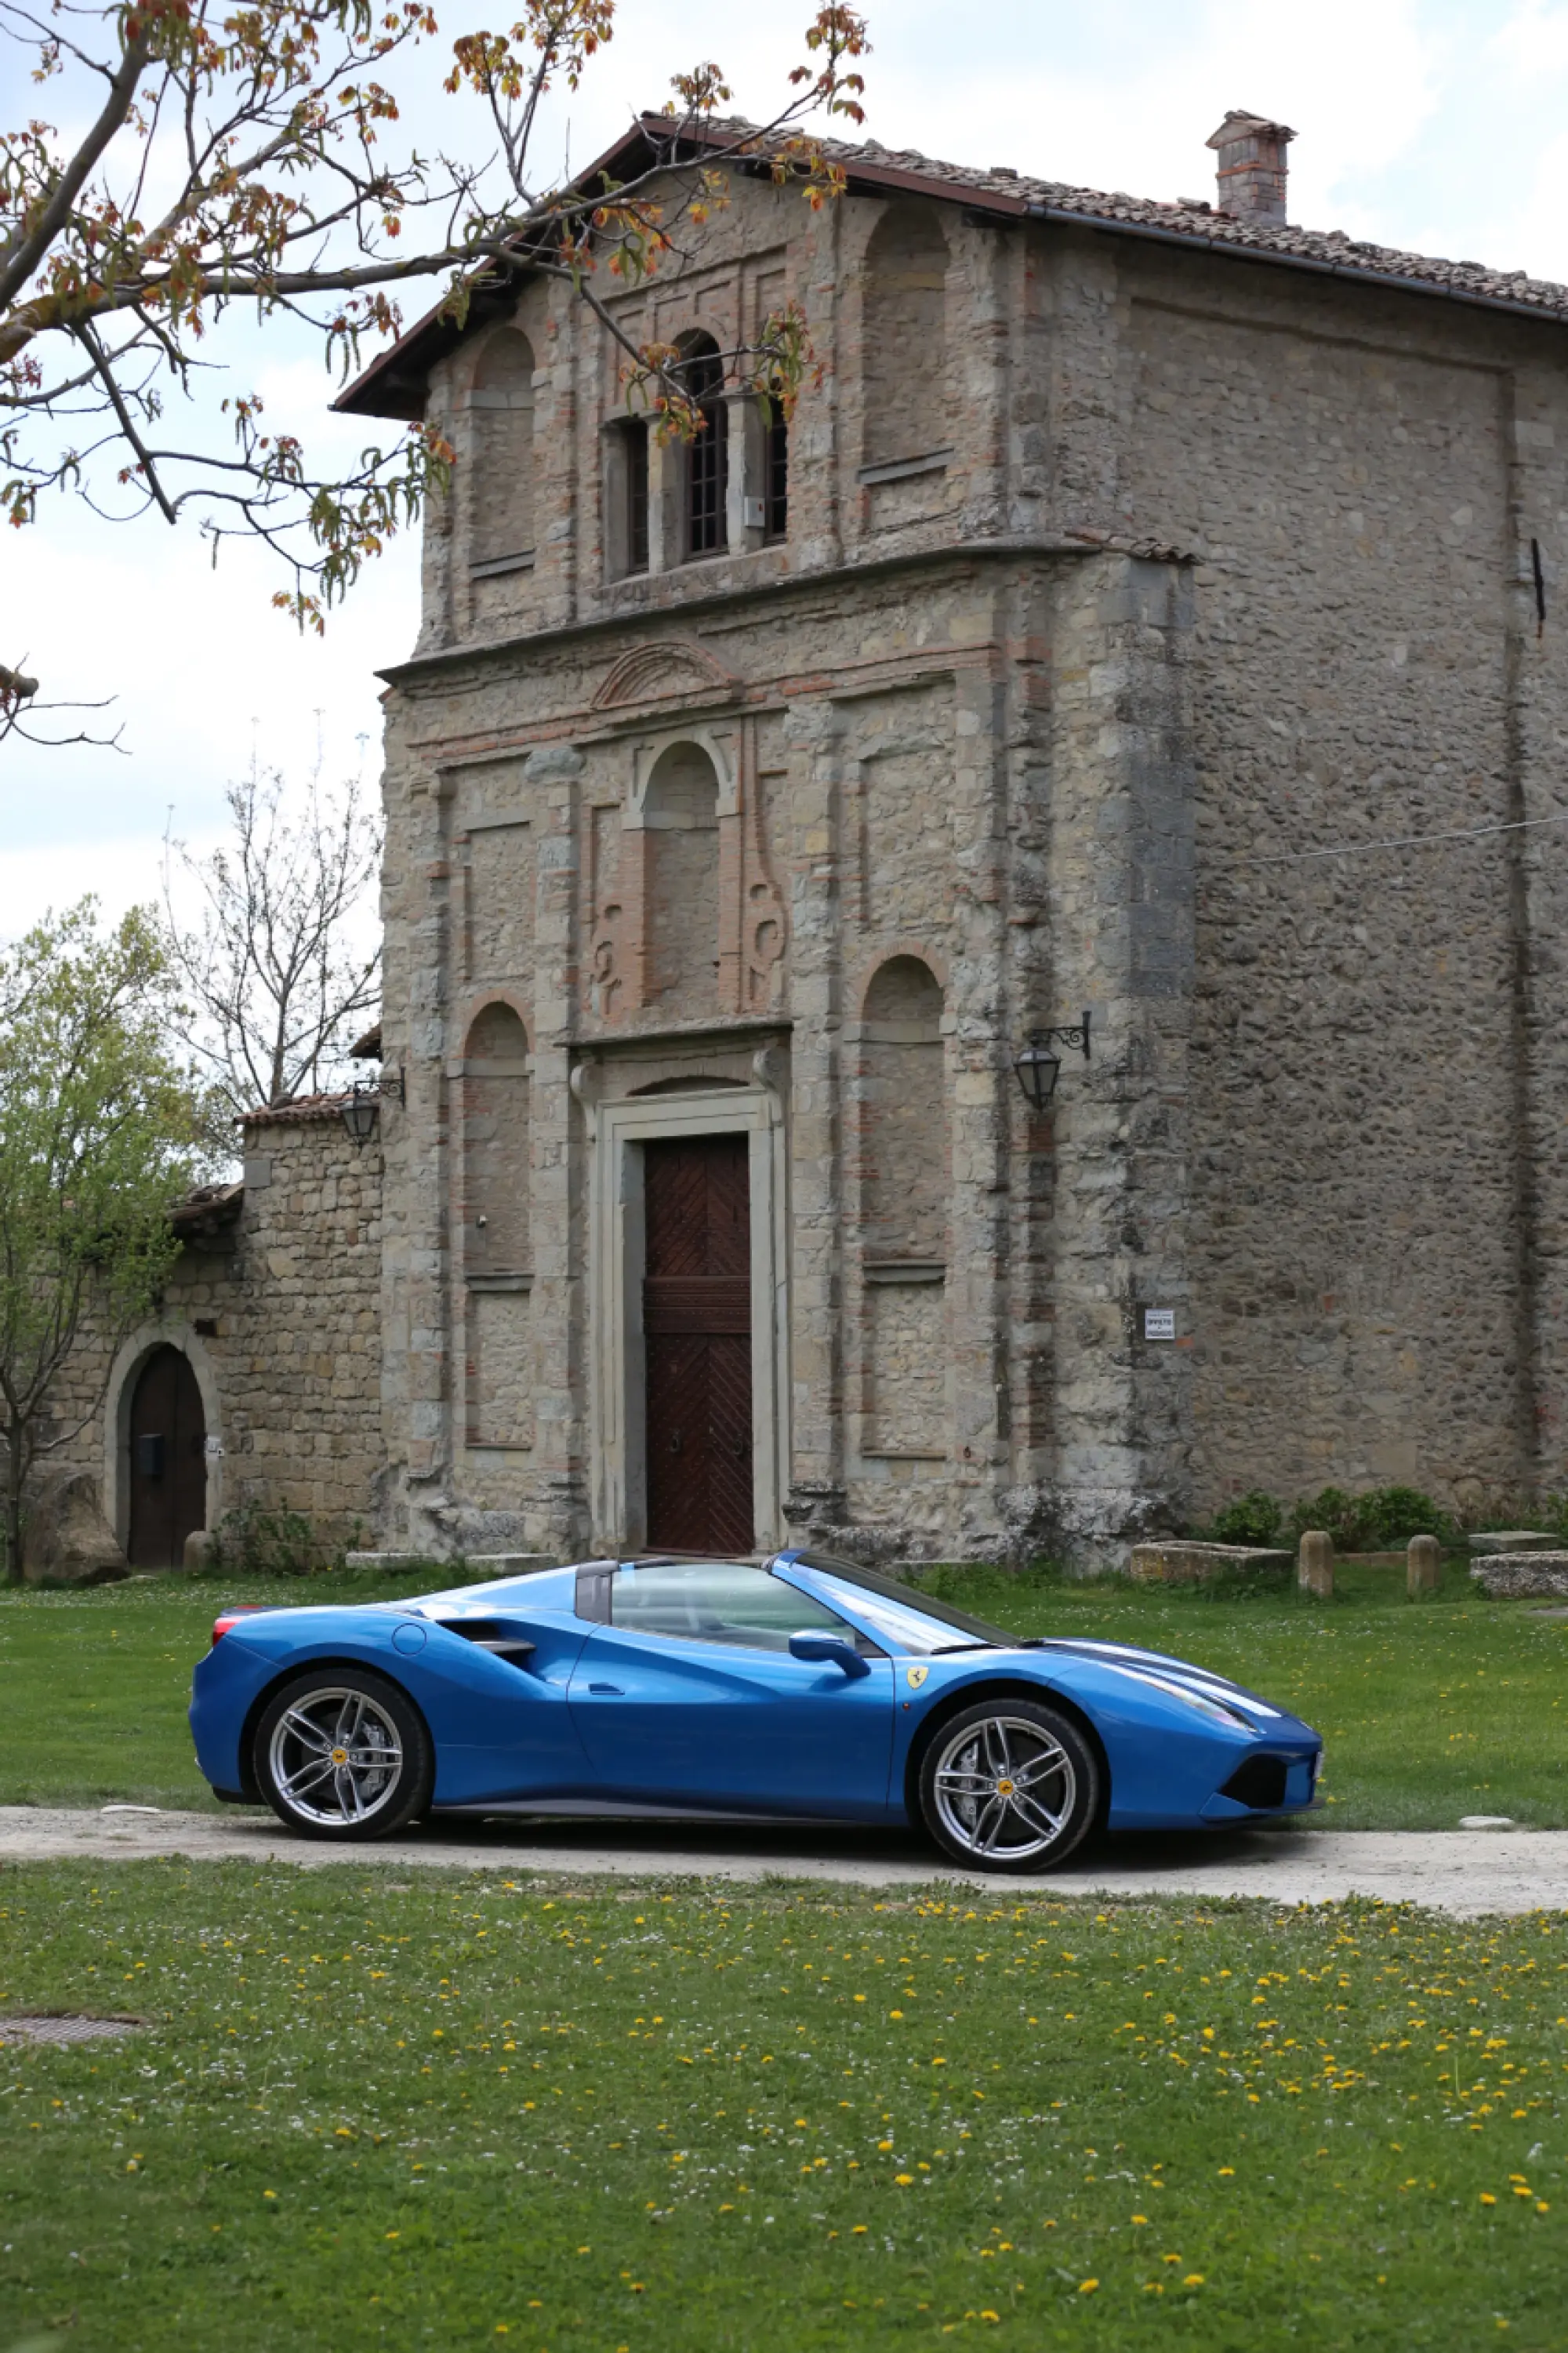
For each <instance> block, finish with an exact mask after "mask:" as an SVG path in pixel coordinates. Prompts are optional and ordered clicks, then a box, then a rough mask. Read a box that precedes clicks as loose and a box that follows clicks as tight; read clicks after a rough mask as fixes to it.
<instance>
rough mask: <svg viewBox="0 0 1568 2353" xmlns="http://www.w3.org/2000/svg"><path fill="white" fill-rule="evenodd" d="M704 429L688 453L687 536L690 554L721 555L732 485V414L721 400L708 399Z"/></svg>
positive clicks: (702, 412) (725, 535)
mask: <svg viewBox="0 0 1568 2353" xmlns="http://www.w3.org/2000/svg"><path fill="white" fill-rule="evenodd" d="M700 413H701V417H702V429H701V431H700V433H699V434H698V435H697V437H696V438H695V439H694V440H693V441H692V443H691V445H690V448H689V451H688V456H687V485H688V492H689V496H688V501H687V524H688V529H687V540H686V548H687V554H689V555H718V554H721V553H722V551H723V548H724V545H725V541H726V538H727V535H728V534H727V531H726V516H725V506H726V493H727V491H728V488H729V463H728V460H729V454H730V453H729V447H728V439H729V437H728V434H727V431H726V427H727V426H728V424H729V418H728V417H726V415H725V413H724V406H723V403H722V402H721V401H717V400H705V401H704V402H703V403H702V407H701V412H700Z"/></svg>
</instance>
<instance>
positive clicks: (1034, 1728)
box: [931, 1715, 1078, 1862]
mask: <svg viewBox="0 0 1568 2353" xmlns="http://www.w3.org/2000/svg"><path fill="white" fill-rule="evenodd" d="M931 1795H932V1798H933V1799H934V1800H935V1803H936V1809H937V1812H938V1813H939V1814H940V1816H941V1818H942V1828H943V1830H944V1831H946V1832H947V1835H948V1837H949V1838H950V1839H952V1842H953V1844H954V1845H955V1846H959V1847H963V1849H964V1850H965V1851H966V1852H968V1853H970V1854H972V1855H973V1856H974V1857H975V1858H976V1860H977V1861H982V1862H983V1861H984V1860H985V1859H986V1858H987V1857H992V1858H994V1859H996V1860H1002V1859H1005V1860H1006V1861H1007V1862H1023V1861H1025V1860H1026V1858H1028V1857H1029V1856H1032V1855H1037V1854H1043V1853H1044V1852H1046V1850H1047V1848H1049V1847H1051V1846H1054V1845H1055V1843H1056V1841H1058V1839H1059V1838H1060V1837H1061V1835H1062V1833H1063V1831H1065V1829H1066V1828H1067V1825H1068V1822H1069V1821H1070V1820H1072V1814H1073V1808H1074V1806H1075V1804H1076V1803H1077V1799H1078V1776H1077V1774H1076V1773H1075V1772H1074V1770H1073V1764H1072V1759H1071V1757H1069V1756H1068V1753H1067V1750H1066V1749H1065V1748H1063V1747H1062V1746H1061V1744H1060V1742H1059V1741H1058V1740H1056V1739H1054V1738H1053V1737H1052V1736H1051V1734H1050V1733H1048V1732H1047V1730H1046V1728H1045V1726H1044V1725H1041V1724H1037V1723H1035V1722H1034V1721H1033V1720H1032V1719H1031V1718H1030V1717H1028V1716H1026V1715H988V1716H986V1717H984V1719H983V1721H982V1722H980V1723H979V1724H973V1723H972V1724H967V1725H964V1726H963V1729H962V1731H959V1732H956V1733H955V1734H954V1735H953V1736H952V1739H951V1740H950V1741H949V1742H948V1744H947V1746H946V1747H945V1748H944V1749H943V1750H942V1754H941V1756H940V1757H938V1758H937V1760H936V1769H935V1772H934V1774H933V1776H932V1779H931Z"/></svg>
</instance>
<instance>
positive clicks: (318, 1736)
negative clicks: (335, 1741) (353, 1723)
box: [283, 1707, 332, 1757]
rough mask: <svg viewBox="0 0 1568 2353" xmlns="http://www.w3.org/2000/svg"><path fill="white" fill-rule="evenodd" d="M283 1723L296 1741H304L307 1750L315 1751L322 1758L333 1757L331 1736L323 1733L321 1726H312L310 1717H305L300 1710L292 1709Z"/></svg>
mask: <svg viewBox="0 0 1568 2353" xmlns="http://www.w3.org/2000/svg"><path fill="white" fill-rule="evenodd" d="M283 1721H284V1723H285V1724H286V1725H288V1727H289V1731H290V1732H291V1733H292V1734H293V1735H294V1737H295V1739H296V1740H299V1741H302V1742H303V1744H304V1746H306V1747H307V1748H311V1749H314V1750H315V1751H316V1752H317V1754H318V1755H319V1756H321V1757H330V1756H331V1752H332V1743H331V1735H330V1734H328V1733H325V1732H323V1731H322V1730H321V1725H319V1724H312V1723H311V1721H310V1717H309V1716H308V1715H303V1714H302V1713H301V1712H300V1709H299V1708H297V1707H291V1708H290V1709H289V1712H288V1714H287V1715H285V1716H284V1718H283Z"/></svg>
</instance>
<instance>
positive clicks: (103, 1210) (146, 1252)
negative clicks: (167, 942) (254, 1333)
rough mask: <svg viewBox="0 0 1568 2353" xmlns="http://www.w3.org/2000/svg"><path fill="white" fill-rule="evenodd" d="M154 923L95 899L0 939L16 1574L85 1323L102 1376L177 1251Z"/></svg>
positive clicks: (1, 1159) (176, 1137)
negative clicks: (107, 908)
mask: <svg viewBox="0 0 1568 2353" xmlns="http://www.w3.org/2000/svg"><path fill="white" fill-rule="evenodd" d="M166 980H167V975H166V968H165V964H164V957H163V949H162V946H161V944H160V942H159V939H158V935H157V930H156V927H155V925H154V924H153V923H152V922H151V921H150V920H149V918H148V916H147V915H146V914H145V913H132V914H129V915H127V916H126V917H125V918H124V920H123V922H122V923H120V925H119V926H118V927H117V928H116V929H115V930H113V931H111V932H110V933H108V934H104V933H103V932H101V931H100V926H99V922H98V913H97V909H96V906H95V904H94V902H93V901H92V900H90V899H84V900H83V901H82V902H81V903H80V904H79V906H76V907H73V908H72V909H70V910H69V912H68V913H66V914H64V915H60V916H58V917H57V916H46V918H45V919H44V921H43V922H42V923H38V924H37V925H36V926H35V927H34V929H33V930H32V931H30V932H29V933H28V934H26V937H25V938H24V939H23V940H22V941H21V942H20V943H19V944H18V945H16V947H15V948H12V949H8V950H4V951H0V1447H3V1448H4V1465H3V1467H4V1472H5V1495H4V1520H3V1525H0V1535H3V1539H4V1544H5V1575H6V1577H7V1578H8V1580H9V1581H10V1582H12V1583H16V1582H18V1581H19V1580H20V1577H21V1575H22V1536H23V1527H24V1523H25V1519H26V1498H27V1488H28V1482H29V1480H30V1478H31V1477H32V1475H33V1473H34V1472H35V1471H36V1469H37V1465H38V1463H39V1461H41V1460H42V1459H44V1458H46V1457H47V1456H48V1455H49V1454H51V1453H53V1452H54V1451H56V1450H58V1448H59V1447H61V1446H64V1445H67V1444H68V1443H69V1442H70V1440H73V1439H74V1438H76V1437H77V1436H78V1435H79V1432H80V1431H81V1430H82V1429H83V1428H84V1427H85V1425H86V1423H87V1422H88V1421H89V1420H90V1419H92V1417H93V1415H94V1414H95V1413H96V1412H97V1411H98V1409H99V1408H100V1406H101V1403H102V1397H101V1393H100V1395H99V1396H97V1397H95V1398H90V1399H88V1400H85V1401H84V1400H83V1399H82V1398H79V1397H76V1398H73V1409H72V1410H71V1411H70V1412H69V1413H66V1414H63V1415H62V1414H60V1413H59V1412H58V1411H56V1410H55V1396H56V1391H57V1389H58V1386H59V1382H60V1375H61V1373H62V1370H63V1369H64V1367H65V1365H66V1362H67V1359H68V1357H70V1356H72V1355H73V1353H74V1352H75V1351H76V1350H77V1348H78V1344H79V1341H80V1340H81V1338H82V1337H83V1335H84V1333H85V1331H86V1330H87V1329H89V1328H90V1330H91V1332H92V1335H93V1336H94V1338H95V1340H96V1341H97V1342H98V1343H99V1345H100V1347H101V1348H102V1351H103V1363H104V1368H105V1375H106V1377H107V1371H108V1367H109V1365H110V1361H111V1359H112V1357H113V1354H114V1350H115V1348H116V1347H117V1346H118V1345H119V1344H120V1342H121V1340H122V1339H123V1338H125V1337H126V1335H128V1334H129V1333H130V1332H132V1330H133V1329H134V1328H135V1326H136V1325H137V1324H139V1323H141V1322H142V1319H143V1318H144V1317H145V1316H146V1315H147V1314H149V1312H150V1311H151V1309H152V1307H153V1303H154V1302H155V1301H156V1299H157V1296H158V1293H159V1292H160V1290H161V1289H162V1287H163V1282H164V1281H165V1280H166V1278H167V1275H168V1271H169V1269H170V1267H171V1266H172V1265H173V1263H174V1259H175V1257H176V1255H177V1254H178V1249H179V1245H178V1242H177V1240H175V1236H174V1229H173V1227H172V1226H171V1223H170V1212H171V1210H172V1209H173V1208H174V1203H175V1202H176V1200H178V1198H180V1196H181V1194H182V1193H183V1192H184V1191H185V1190H186V1188H187V1187H188V1186H189V1184H190V1181H191V1174H192V1169H191V1161H190V1150H191V1145H192V1143H193V1140H194V1136H195V1115H194V1107H193V1104H192V1100H191V1094H190V1090H189V1088H188V1086H187V1085H186V1083H185V1081H184V1074H183V1072H182V1071H181V1070H180V1069H179V1067H178V1066H177V1064H176V1062H175V1061H174V1058H173V1056H172V1055H171V1054H170V1051H169V1048H168V1041H167V1034H166V1027H165V1019H164V1012H165V997H166Z"/></svg>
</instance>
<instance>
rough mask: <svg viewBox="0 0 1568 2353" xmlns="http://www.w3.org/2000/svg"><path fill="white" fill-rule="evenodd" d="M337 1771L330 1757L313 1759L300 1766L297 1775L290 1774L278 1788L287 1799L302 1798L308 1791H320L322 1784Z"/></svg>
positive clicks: (280, 1782)
mask: <svg viewBox="0 0 1568 2353" xmlns="http://www.w3.org/2000/svg"><path fill="white" fill-rule="evenodd" d="M336 1771H337V1767H336V1766H335V1765H334V1764H333V1763H332V1760H331V1757H311V1758H310V1760H309V1762H308V1763H307V1764H304V1765H301V1766H300V1770H299V1771H298V1772H297V1773H294V1774H290V1776H289V1778H288V1779H287V1780H280V1781H279V1784H278V1786H279V1788H280V1789H281V1790H282V1792H283V1794H284V1796H285V1797H286V1798H301V1797H303V1796H304V1794H305V1792H306V1790H307V1789H319V1788H321V1783H322V1782H323V1781H325V1780H326V1779H327V1778H329V1776H330V1775H331V1774H333V1773H335V1772H336Z"/></svg>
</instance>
